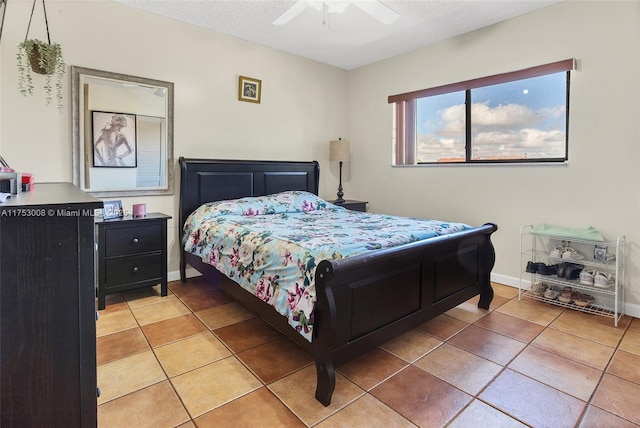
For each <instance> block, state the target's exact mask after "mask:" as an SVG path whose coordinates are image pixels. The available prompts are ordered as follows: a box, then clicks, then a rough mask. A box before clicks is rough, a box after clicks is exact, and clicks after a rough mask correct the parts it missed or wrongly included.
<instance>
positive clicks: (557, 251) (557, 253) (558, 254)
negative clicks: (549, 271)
mask: <svg viewBox="0 0 640 428" xmlns="http://www.w3.org/2000/svg"><path fill="white" fill-rule="evenodd" d="M562 253H564V247H556V248H554V249H553V250H551V254H549V255H550V256H551V257H553V258H556V259H560V258H562Z"/></svg>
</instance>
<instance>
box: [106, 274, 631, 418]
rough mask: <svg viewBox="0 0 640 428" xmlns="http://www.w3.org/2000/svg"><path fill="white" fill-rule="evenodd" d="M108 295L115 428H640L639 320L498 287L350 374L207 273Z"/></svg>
mask: <svg viewBox="0 0 640 428" xmlns="http://www.w3.org/2000/svg"><path fill="white" fill-rule="evenodd" d="M169 289H170V293H169V296H167V297H160V296H159V292H158V289H157V288H155V287H154V288H147V289H143V290H136V291H133V292H127V293H122V294H111V295H108V296H107V307H106V309H105V310H103V311H100V319H99V321H98V323H97V336H98V337H97V350H98V353H97V358H98V385H99V387H100V389H101V396H100V397H99V399H98V404H99V406H98V424H99V426H100V428H106V427H117V428H123V427H136V428H138V427H154V428H157V427H194V426H197V427H227V426H229V427H304V426H308V427H322V428H324V427H367V428H369V427H415V426H419V427H444V426H448V427H456V428H457V427H523V426H532V427H554V428H555V427H574V426H577V427H639V426H640V406H638V402H639V401H638V400H639V398H638V397H640V319H634V318H630V317H624V318H623V319H622V320H621V323H620V325H619V326H618V327H617V328H615V327H614V326H613V320H611V319H608V318H602V317H599V316H595V315H588V314H583V313H580V312H575V311H572V310H569V309H563V308H559V307H554V306H550V305H548V304H545V303H541V302H537V301H533V300H523V301H519V300H518V297H517V289H514V288H511V287H507V286H504V285H500V284H494V290H495V294H496V295H495V298H494V301H493V303H492V306H491V309H490V310H489V311H485V310H481V309H478V308H477V307H476V300H475V299H472V300H470V301H468V302H465V303H463V304H462V305H460V306H458V307H456V308H454V309H452V310H450V311H449V312H447V313H446V314H443V315H441V316H439V317H437V318H435V319H433V320H431V321H429V322H427V323H425V324H423V325H421V326H419V327H418V328H416V329H414V330H412V331H410V332H408V333H406V334H404V335H403V336H401V337H398V338H396V339H394V340H392V341H391V342H388V343H386V344H384V345H383V346H381V347H379V348H377V349H375V350H373V351H371V352H369V353H367V354H365V355H363V356H362V357H361V358H359V359H358V360H355V361H352V362H349V363H347V364H345V365H343V366H341V367H339V368H338V375H337V380H336V391H335V393H334V396H333V401H332V404H331V406H329V407H323V406H322V405H321V404H319V403H318V402H317V401H315V399H314V398H313V394H314V391H315V367H314V365H313V359H312V357H311V355H310V354H309V353H307V352H306V351H304V350H302V349H301V348H299V347H298V346H297V345H295V344H293V342H291V341H290V340H288V339H286V338H284V337H283V336H282V335H281V334H280V333H278V332H276V331H275V330H273V329H272V328H271V327H269V326H268V325H266V324H265V323H264V322H262V321H261V320H259V319H258V318H256V317H255V316H254V315H253V313H251V312H250V311H248V310H247V309H245V308H244V307H242V306H241V305H239V304H238V303H236V302H234V301H233V300H232V299H230V298H229V297H227V296H226V295H225V294H224V293H223V292H222V291H221V290H220V289H219V288H218V287H217V286H215V285H213V284H210V283H207V282H205V281H204V280H202V279H200V278H194V279H191V280H189V281H188V282H187V284H182V283H180V282H179V281H178V282H173V283H170V284H169Z"/></svg>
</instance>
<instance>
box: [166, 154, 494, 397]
mask: <svg viewBox="0 0 640 428" xmlns="http://www.w3.org/2000/svg"><path fill="white" fill-rule="evenodd" d="M179 163H180V169H181V182H180V213H179V221H180V227H179V228H178V233H179V235H180V240H181V239H182V225H184V223H185V220H186V218H187V217H188V216H189V214H190V213H192V212H193V211H194V210H195V209H197V208H198V207H199V206H200V205H202V204H203V203H206V202H212V201H219V200H225V199H235V198H241V197H246V196H264V195H269V194H273V193H278V192H282V191H286V190H304V191H308V192H311V193H314V194H316V195H317V194H318V181H319V165H318V163H317V162H276V161H238V160H210V159H185V158H182V157H181V158H180V160H179ZM496 230H497V226H496V225H495V224H490V223H487V224H485V225H483V226H480V227H477V228H474V229H472V230H467V231H463V232H456V233H452V234H449V235H444V236H439V237H436V238H431V239H428V240H424V241H418V242H414V243H411V244H406V245H401V246H398V247H393V248H389V249H382V250H376V251H372V252H370V253H366V254H362V255H358V256H353V257H348V258H345V259H342V260H323V261H321V262H320V263H319V264H318V265H317V267H316V272H315V283H316V305H315V309H314V318H315V321H314V329H313V340H312V342H309V341H307V340H306V339H305V338H304V337H303V336H301V335H300V334H299V333H298V332H297V331H296V330H295V329H293V328H292V327H291V326H289V324H288V323H287V319H286V318H285V317H284V316H282V315H280V314H279V313H278V312H277V311H276V310H275V309H274V308H273V307H271V306H270V305H268V304H267V303H265V302H263V301H262V300H260V299H258V298H257V297H255V296H254V295H252V294H251V293H249V292H248V291H246V290H245V289H243V288H242V287H240V286H239V285H236V284H234V283H232V282H231V281H222V282H221V283H222V285H223V287H224V289H225V291H226V292H227V293H228V294H230V295H232V296H233V297H234V298H235V299H237V300H238V301H240V302H241V303H243V304H244V305H245V306H247V307H248V308H250V309H251V310H253V311H255V312H256V313H257V314H258V315H259V316H260V317H261V318H262V319H264V320H265V321H266V322H268V323H269V324H271V325H272V326H273V327H275V328H277V329H278V330H280V331H281V332H283V333H284V334H286V335H287V336H288V337H290V338H291V339H292V340H294V341H295V342H296V343H298V344H299V345H300V346H302V347H304V348H305V349H307V350H309V351H310V352H311V353H312V354H313V355H314V358H315V364H316V371H317V386H316V393H315V396H316V399H317V400H318V401H320V402H321V403H322V404H323V405H325V406H328V405H329V404H330V403H331V396H332V394H333V391H334V389H335V372H334V368H335V367H337V366H339V365H340V364H342V363H344V362H346V361H349V360H351V359H353V358H355V357H357V356H358V355H361V354H362V353H364V352H366V351H368V350H370V349H373V348H375V347H377V346H379V345H381V344H383V343H384V342H386V341H389V340H390V339H392V338H394V337H397V336H399V335H400V334H402V333H404V332H406V331H408V330H410V329H412V328H414V327H416V326H418V325H420V324H422V323H424V322H426V321H428V320H430V319H432V318H434V317H436V316H437V315H440V314H442V313H443V312H445V311H447V310H449V309H451V308H453V307H455V306H457V305H459V304H461V303H463V302H465V301H466V300H468V299H470V298H472V297H474V296H476V295H480V300H479V303H478V306H479V307H480V308H484V309H488V308H489V304H490V303H491V300H492V299H493V289H492V288H491V284H490V274H491V269H492V268H493V265H494V261H495V252H494V249H493V245H492V243H491V234H492V233H493V232H495V231H496ZM187 264H189V265H191V266H192V267H193V268H195V269H196V270H198V271H199V272H200V273H202V274H203V276H205V277H206V278H209V279H212V280H214V281H216V280H219V277H220V275H222V274H221V273H219V272H218V271H217V270H216V269H215V268H214V267H213V266H210V265H208V264H205V263H203V262H202V260H201V259H200V257H198V256H195V255H193V254H190V253H188V252H185V251H181V255H180V276H181V280H182V281H183V282H185V281H186V272H185V270H186V265H187Z"/></svg>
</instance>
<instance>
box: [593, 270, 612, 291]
mask: <svg viewBox="0 0 640 428" xmlns="http://www.w3.org/2000/svg"><path fill="white" fill-rule="evenodd" d="M614 282H615V278H614V277H613V275H611V274H610V273H606V272H596V273H595V275H594V276H593V286H594V287H598V288H611V286H612V285H613V283H614Z"/></svg>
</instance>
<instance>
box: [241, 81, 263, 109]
mask: <svg viewBox="0 0 640 428" xmlns="http://www.w3.org/2000/svg"><path fill="white" fill-rule="evenodd" d="M261 97H262V80H259V79H254V78H251V77H246V76H240V77H238V100H240V101H246V102H249V103H257V104H260V99H261Z"/></svg>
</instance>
